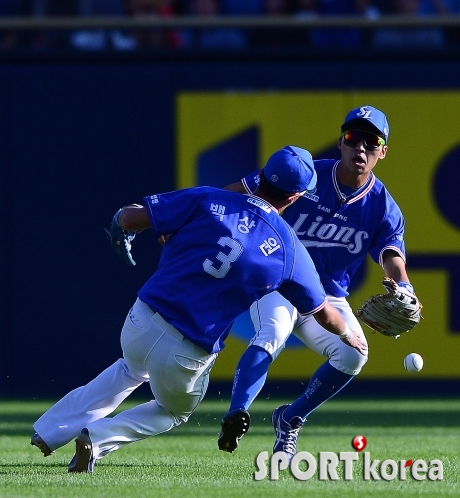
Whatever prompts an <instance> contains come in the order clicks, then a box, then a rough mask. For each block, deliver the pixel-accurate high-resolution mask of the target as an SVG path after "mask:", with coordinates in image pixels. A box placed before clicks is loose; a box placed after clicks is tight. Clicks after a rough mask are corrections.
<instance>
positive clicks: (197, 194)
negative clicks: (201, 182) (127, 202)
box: [144, 187, 207, 238]
mask: <svg viewBox="0 0 460 498" xmlns="http://www.w3.org/2000/svg"><path fill="white" fill-rule="evenodd" d="M205 193H207V190H206V187H195V188H188V189H182V190H177V191H174V192H167V193H164V194H155V195H149V196H146V197H144V202H145V207H146V208H147V213H148V215H149V218H150V221H151V223H152V229H153V232H154V233H155V236H156V237H157V238H158V237H159V236H160V235H166V234H171V233H174V232H177V230H179V229H180V228H182V227H183V226H184V225H186V224H187V223H189V222H190V220H191V219H192V218H193V217H194V215H195V213H196V210H197V209H199V206H200V200H201V198H202V197H203V195H204V194H205Z"/></svg>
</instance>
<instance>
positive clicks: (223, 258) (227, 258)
mask: <svg viewBox="0 0 460 498" xmlns="http://www.w3.org/2000/svg"><path fill="white" fill-rule="evenodd" d="M217 243H218V244H219V245H220V246H222V247H230V252H229V253H228V254H224V253H223V252H222V251H219V253H218V254H217V256H216V259H218V260H219V261H220V262H221V263H222V264H221V265H220V266H219V268H216V267H215V266H214V265H213V263H212V261H211V260H209V259H205V260H204V261H203V268H204V271H205V272H206V273H209V274H210V275H212V276H213V277H215V278H224V277H225V275H227V273H228V271H229V270H230V267H231V264H232V263H234V262H235V261H236V260H237V259H238V258H239V257H240V256H241V254H242V252H243V247H242V246H241V244H240V243H239V242H238V241H237V240H234V239H231V238H230V237H221V238H220V239H219V240H218V241H217Z"/></svg>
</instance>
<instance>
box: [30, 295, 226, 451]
mask: <svg viewBox="0 0 460 498" xmlns="http://www.w3.org/2000/svg"><path fill="white" fill-rule="evenodd" d="M121 346H122V349H123V359H119V360H118V361H116V362H115V363H114V364H113V365H112V366H110V367H109V368H107V369H106V370H105V371H103V372H102V373H101V374H100V375H99V376H97V377H96V378H95V379H94V380H92V381H91V382H90V383H89V384H87V385H86V386H83V387H79V388H78V389H75V390H73V391H71V392H70V393H69V394H67V395H66V396H64V398H62V399H61V400H60V401H58V402H57V403H56V404H55V405H53V406H52V407H51V408H50V409H49V410H48V411H47V412H45V413H44V414H43V415H42V416H41V417H40V418H39V419H38V420H37V422H36V423H35V424H34V429H35V430H36V432H38V434H39V435H40V436H41V437H42V439H43V440H44V441H45V442H46V443H47V444H48V446H49V448H50V449H51V450H55V449H57V448H60V447H61V446H63V445H65V444H67V443H68V442H69V441H71V440H72V439H73V438H75V437H76V436H77V435H78V434H79V433H80V431H81V429H83V428H84V427H86V428H87V429H88V430H89V434H90V437H91V441H92V443H93V455H94V457H95V458H96V459H98V458H102V457H103V456H105V455H106V454H108V453H110V452H111V451H114V450H116V449H118V448H120V447H121V446H124V445H126V444H128V443H132V442H134V441H138V440H140V439H144V438H146V437H149V436H154V435H156V434H160V433H162V432H166V431H169V430H170V429H172V428H173V427H175V426H177V425H179V424H180V423H181V422H186V421H187V420H188V417H189V416H190V415H191V413H192V412H193V411H194V410H195V408H196V407H197V406H198V404H199V403H200V401H201V400H202V399H203V396H204V395H205V393H206V389H207V387H208V382H209V373H210V371H211V368H212V366H213V364H214V361H215V359H216V357H217V354H211V355H210V354H208V353H207V352H206V351H204V350H203V349H201V348H200V347H199V346H196V345H195V344H193V343H192V342H191V341H189V340H188V339H186V338H185V337H184V336H183V335H182V334H181V333H180V332H179V331H178V330H177V329H175V328H174V327H173V326H171V325H170V324H168V323H167V322H166V321H165V320H164V319H163V318H162V317H161V316H160V315H159V314H158V313H155V312H154V311H152V309H151V308H150V307H149V306H148V305H146V304H145V303H143V302H142V301H140V300H139V299H138V300H137V301H136V302H135V304H134V306H133V308H132V309H131V310H130V312H129V314H128V316H127V318H126V320H125V324H124V326H123V329H122V332H121ZM147 381H148V382H150V387H151V389H152V393H153V395H154V397H155V399H154V400H153V401H149V402H147V403H143V404H141V405H138V406H136V407H134V408H132V409H130V410H125V411H123V412H121V413H119V414H117V415H115V416H114V417H112V418H106V417H107V415H109V414H110V413H112V412H113V411H114V410H115V409H116V408H117V407H118V406H119V405H120V403H121V402H122V401H123V400H124V399H125V398H126V397H127V396H129V395H130V394H131V393H132V392H133V391H134V390H135V389H136V388H137V387H138V386H140V385H141V384H142V383H143V382H147Z"/></svg>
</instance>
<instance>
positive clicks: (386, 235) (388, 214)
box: [369, 194, 406, 266]
mask: <svg viewBox="0 0 460 498" xmlns="http://www.w3.org/2000/svg"><path fill="white" fill-rule="evenodd" d="M404 228H405V221H404V216H403V214H402V212H401V209H400V208H399V206H398V205H397V204H396V202H395V201H394V200H393V199H392V198H391V196H390V195H389V194H387V199H386V209H385V215H384V218H383V220H382V222H381V223H380V226H379V228H378V230H377V232H376V234H375V236H374V242H373V244H372V247H371V248H370V250H369V254H370V255H371V257H372V259H373V260H374V261H375V262H376V263H378V264H379V265H380V266H383V253H384V252H385V251H387V250H392V251H395V252H396V253H398V254H399V255H400V256H401V258H402V259H403V260H404V261H406V249H405V245H404Z"/></svg>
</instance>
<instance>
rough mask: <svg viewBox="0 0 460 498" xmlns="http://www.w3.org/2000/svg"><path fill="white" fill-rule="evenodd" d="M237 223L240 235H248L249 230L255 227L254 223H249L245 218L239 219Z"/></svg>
mask: <svg viewBox="0 0 460 498" xmlns="http://www.w3.org/2000/svg"><path fill="white" fill-rule="evenodd" d="M238 221H239V222H240V224H239V225H238V231H239V232H241V233H249V230H250V229H251V228H254V227H255V226H256V223H255V221H251V222H250V223H249V218H248V217H247V216H245V217H244V218H241V219H240V220H238Z"/></svg>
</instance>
